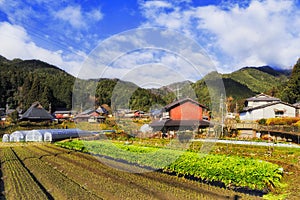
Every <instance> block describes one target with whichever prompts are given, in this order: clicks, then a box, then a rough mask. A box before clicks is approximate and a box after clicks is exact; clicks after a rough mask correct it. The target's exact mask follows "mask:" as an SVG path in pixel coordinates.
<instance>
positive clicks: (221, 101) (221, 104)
mask: <svg viewBox="0 0 300 200" xmlns="http://www.w3.org/2000/svg"><path fill="white" fill-rule="evenodd" d="M220 110H221V136H222V137H223V134H224V130H223V129H224V102H223V94H221V99H220Z"/></svg>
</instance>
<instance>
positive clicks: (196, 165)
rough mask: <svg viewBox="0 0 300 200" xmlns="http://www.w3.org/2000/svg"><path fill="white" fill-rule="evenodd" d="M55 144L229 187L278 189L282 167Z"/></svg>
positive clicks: (184, 154)
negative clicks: (216, 182)
mask: <svg viewBox="0 0 300 200" xmlns="http://www.w3.org/2000/svg"><path fill="white" fill-rule="evenodd" d="M58 145H61V146H62V147H66V148H70V149H77V150H78V149H81V150H83V151H85V152H89V153H93V154H99V155H105V156H110V157H113V158H116V159H122V160H126V161H128V162H131V163H137V164H139V165H141V166H149V167H153V168H156V169H157V168H158V169H163V170H164V171H167V172H171V173H176V174H178V175H187V176H193V177H195V178H199V179H201V180H204V181H209V182H210V181H212V182H215V181H218V182H222V183H223V184H225V186H226V187H230V188H236V187H244V188H248V189H253V190H264V191H269V190H271V189H273V188H274V187H277V186H280V179H281V177H282V174H283V171H282V168H280V167H279V166H278V165H276V164H272V163H269V162H265V161H262V160H256V159H250V158H241V157H237V156H226V155H213V154H199V153H193V152H183V151H177V150H170V149H156V151H154V150H153V149H154V147H147V148H149V151H145V147H140V146H134V145H123V147H120V144H118V145H116V144H113V143H110V142H104V141H101V142H100V141H78V140H73V141H69V142H64V143H58ZM145 152H148V153H145Z"/></svg>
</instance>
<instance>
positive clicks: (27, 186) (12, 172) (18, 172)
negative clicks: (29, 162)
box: [0, 148, 49, 199]
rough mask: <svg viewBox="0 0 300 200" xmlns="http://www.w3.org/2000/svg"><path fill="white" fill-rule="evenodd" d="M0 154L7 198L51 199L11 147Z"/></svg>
mask: <svg viewBox="0 0 300 200" xmlns="http://www.w3.org/2000/svg"><path fill="white" fill-rule="evenodd" d="M0 154H1V155H0V159H1V169H2V173H3V179H4V188H5V197H6V199H49V198H48V197H49V196H47V194H45V192H44V191H43V189H42V188H40V187H39V184H38V183H37V182H36V181H35V180H34V178H33V177H32V176H31V174H30V173H29V172H28V171H27V169H26V168H25V167H24V166H23V165H22V163H21V161H20V160H19V159H18V157H17V156H16V155H15V154H14V152H13V151H12V149H11V148H5V149H2V150H1V152H0Z"/></svg>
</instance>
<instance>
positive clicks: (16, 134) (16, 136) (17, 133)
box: [9, 131, 27, 142]
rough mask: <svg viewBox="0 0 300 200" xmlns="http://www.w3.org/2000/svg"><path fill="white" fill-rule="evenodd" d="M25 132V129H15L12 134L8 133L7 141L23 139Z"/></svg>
mask: <svg viewBox="0 0 300 200" xmlns="http://www.w3.org/2000/svg"><path fill="white" fill-rule="evenodd" d="M26 133H27V131H15V132H13V133H12V134H10V137H9V141H10V142H21V141H24V138H25V135H26Z"/></svg>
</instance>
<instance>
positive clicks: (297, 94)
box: [281, 58, 300, 103]
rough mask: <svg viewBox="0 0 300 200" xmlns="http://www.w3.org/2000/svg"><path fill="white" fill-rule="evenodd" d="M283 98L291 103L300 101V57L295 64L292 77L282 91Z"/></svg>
mask: <svg viewBox="0 0 300 200" xmlns="http://www.w3.org/2000/svg"><path fill="white" fill-rule="evenodd" d="M281 99H282V100H283V101H287V102H289V103H296V102H299V101H300V58H299V59H298V61H297V63H296V64H295V65H294V68H293V71H292V75H291V78H290V80H289V81H288V83H287V86H286V87H285V89H284V90H283V92H282V95H281Z"/></svg>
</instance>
